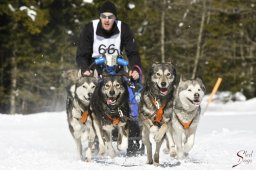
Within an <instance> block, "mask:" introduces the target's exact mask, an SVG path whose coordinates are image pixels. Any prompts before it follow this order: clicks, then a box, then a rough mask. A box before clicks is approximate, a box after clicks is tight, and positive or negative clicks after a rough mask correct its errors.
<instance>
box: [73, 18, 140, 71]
mask: <svg viewBox="0 0 256 170" xmlns="http://www.w3.org/2000/svg"><path fill="white" fill-rule="evenodd" d="M121 30H122V31H121V51H123V49H125V53H126V55H127V57H128V60H129V67H130V68H133V66H134V65H138V66H139V67H141V61H140V56H139V53H138V49H137V45H136V42H135V39H134V35H133V32H132V31H131V29H130V28H129V26H128V25H127V24H125V23H123V22H122V23H121ZM119 32H120V31H119V29H118V27H117V24H116V23H114V25H113V28H112V30H111V31H110V32H106V31H105V30H104V29H103V28H102V26H101V22H99V24H98V26H97V30H96V34H97V35H99V36H102V37H104V38H109V37H111V36H112V35H115V34H118V33H119ZM93 36H94V33H93V24H92V22H90V23H88V24H87V25H85V27H84V28H83V30H82V32H81V34H80V38H79V42H78V47H77V54H76V63H77V65H78V67H79V68H80V69H81V70H82V72H84V71H85V70H88V68H89V66H90V65H91V63H92V62H93V58H92V53H93V39H94V37H93Z"/></svg>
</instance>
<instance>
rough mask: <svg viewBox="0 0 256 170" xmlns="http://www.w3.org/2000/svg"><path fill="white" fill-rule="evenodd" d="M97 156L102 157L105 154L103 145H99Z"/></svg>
mask: <svg viewBox="0 0 256 170" xmlns="http://www.w3.org/2000/svg"><path fill="white" fill-rule="evenodd" d="M98 154H99V155H101V156H102V155H104V154H105V146H104V145H99V153H98Z"/></svg>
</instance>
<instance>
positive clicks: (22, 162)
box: [0, 98, 256, 170]
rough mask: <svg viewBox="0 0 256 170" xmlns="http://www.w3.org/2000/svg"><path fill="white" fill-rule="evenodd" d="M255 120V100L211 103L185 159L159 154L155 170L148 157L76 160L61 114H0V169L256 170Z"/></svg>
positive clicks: (65, 121) (62, 114)
mask: <svg viewBox="0 0 256 170" xmlns="http://www.w3.org/2000/svg"><path fill="white" fill-rule="evenodd" d="M205 104H206V103H202V110H204V108H205ZM248 113H249V114H248ZM255 120H256V98H254V99H251V100H247V101H239V102H229V103H226V104H222V103H218V102H214V103H211V104H210V105H209V106H208V108H207V110H206V112H205V113H204V115H203V116H202V117H201V120H200V123H199V127H198V131H197V134H196V141H195V145H194V147H193V149H192V150H191V152H190V155H189V157H188V158H187V159H185V160H182V161H177V160H175V159H173V158H170V157H169V156H168V155H166V154H164V153H160V166H159V167H155V166H153V165H147V164H146V155H143V156H138V157H129V158H127V157H124V156H117V157H116V158H114V159H111V158H109V157H105V158H99V157H94V158H93V161H92V162H90V163H88V162H83V161H80V160H79V158H78V154H77V152H76V146H75V142H74V141H73V139H72V136H71V134H70V133H69V130H68V124H67V120H66V113H65V111H63V112H49V113H48V112H45V113H38V114H32V115H5V114H0V151H1V152H0V170H35V169H36V170H46V169H47V170H85V169H97V170H101V169H104V170H113V169H115V168H117V169H118V170H122V169H129V170H130V169H134V170H135V169H136V170H137V169H143V170H144V169H145V170H157V169H164V168H170V169H173V170H186V169H189V170H204V169H207V170H228V169H234V170H236V169H237V170H252V169H256V156H255V155H256V127H255ZM164 146H165V145H164V144H163V146H162V148H161V150H162V149H163V148H164ZM237 154H238V155H240V156H241V157H238V155H237ZM242 158H243V159H242ZM239 163H240V164H239ZM236 164H239V165H237V166H236V167H234V168H232V166H233V165H236Z"/></svg>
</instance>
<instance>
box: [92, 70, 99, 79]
mask: <svg viewBox="0 0 256 170" xmlns="http://www.w3.org/2000/svg"><path fill="white" fill-rule="evenodd" d="M93 77H95V78H96V79H98V77H99V74H98V71H97V69H94V71H93Z"/></svg>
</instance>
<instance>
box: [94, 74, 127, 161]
mask: <svg viewBox="0 0 256 170" xmlns="http://www.w3.org/2000/svg"><path fill="white" fill-rule="evenodd" d="M128 97H129V96H128V89H127V85H126V83H125V82H124V80H123V78H122V77H121V76H106V77H103V78H102V80H101V82H100V83H99V84H98V85H97V87H96V89H95V91H94V93H93V96H92V101H91V112H92V118H93V125H94V128H95V132H96V134H97V137H98V141H99V154H100V155H103V154H105V152H106V150H107V152H108V155H109V156H111V157H112V158H113V157H115V155H116V152H115V149H114V147H113V145H112V141H113V139H112V131H113V130H114V128H118V139H117V149H118V150H123V151H125V150H126V149H127V147H128V128H127V121H128V119H129V113H130V108H129V102H128Z"/></svg>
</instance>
